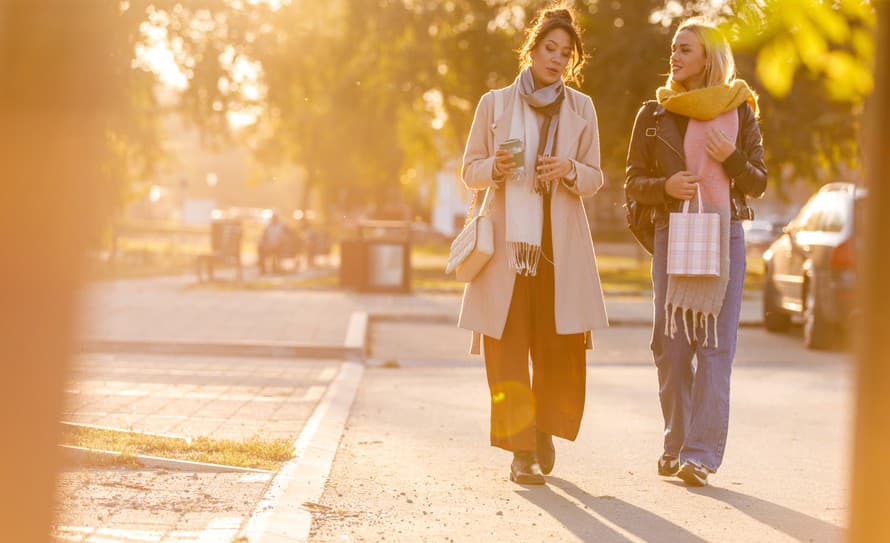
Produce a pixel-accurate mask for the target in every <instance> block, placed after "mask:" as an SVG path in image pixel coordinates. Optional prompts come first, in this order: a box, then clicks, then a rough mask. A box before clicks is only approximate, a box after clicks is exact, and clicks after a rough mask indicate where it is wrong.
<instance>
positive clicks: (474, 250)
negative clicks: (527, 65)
mask: <svg viewBox="0 0 890 543" xmlns="http://www.w3.org/2000/svg"><path fill="white" fill-rule="evenodd" d="M493 93H494V111H495V114H494V118H495V119H497V118H499V117H500V116H501V113H502V112H503V109H504V107H503V97H502V96H501V91H497V90H495V91H493ZM489 196H490V194H489V191H488V190H487V191H486V192H485V198H483V201H482V205H481V206H478V208H479V214H478V215H476V216H473V215H474V213H475V211H476V208H477V206H476V203H477V201H478V197H479V191H478V190H477V191H474V193H473V203H472V204H470V210H469V212H468V213H467V222H466V224H465V225H464V228H463V230H461V231H460V233H459V234H458V235H457V237H456V238H454V241H453V242H452V243H451V251H450V253H449V255H448V265H447V266H446V267H445V273H446V274H450V273H451V272H454V276H455V278H456V279H457V280H458V281H463V282H465V283H468V282H470V281H472V280H473V278H475V277H476V276H477V275H478V274H479V272H480V271H482V268H484V267H485V265H486V264H488V261H489V260H490V259H491V257H492V255H494V226H493V225H492V223H491V218H490V217H489V216H488V213H489V211H490V210H489V208H490V207H491V203H490V202H489Z"/></svg>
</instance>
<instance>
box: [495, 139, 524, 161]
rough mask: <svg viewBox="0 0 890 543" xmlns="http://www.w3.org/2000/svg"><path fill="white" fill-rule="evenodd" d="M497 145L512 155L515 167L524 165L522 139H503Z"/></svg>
mask: <svg viewBox="0 0 890 543" xmlns="http://www.w3.org/2000/svg"><path fill="white" fill-rule="evenodd" d="M499 147H500V148H501V149H503V150H504V151H507V152H508V153H510V154H512V155H513V165H514V166H515V167H516V168H522V167H523V166H524V165H525V153H524V152H523V144H522V140H520V139H516V138H513V139H509V140H505V141H504V142H503V143H501V144H500V146H499Z"/></svg>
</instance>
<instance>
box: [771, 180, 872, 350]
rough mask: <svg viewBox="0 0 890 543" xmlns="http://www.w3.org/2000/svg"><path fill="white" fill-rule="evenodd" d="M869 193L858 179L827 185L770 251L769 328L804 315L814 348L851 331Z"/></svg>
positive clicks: (783, 327)
mask: <svg viewBox="0 0 890 543" xmlns="http://www.w3.org/2000/svg"><path fill="white" fill-rule="evenodd" d="M865 197H866V191H865V189H863V188H861V187H857V186H855V185H853V184H852V183H830V184H828V185H825V186H823V187H822V188H821V189H820V190H819V191H818V192H817V193H816V194H815V195H813V197H812V198H810V200H809V201H808V202H807V203H806V205H804V206H803V208H801V210H800V213H798V215H797V217H795V218H794V219H793V220H792V221H791V222H790V223H788V225H786V226H785V228H784V229H783V233H782V235H781V237H779V238H778V239H777V240H776V241H775V242H773V244H772V245H770V247H769V249H767V250H766V252H764V254H763V260H764V278H765V280H764V285H763V322H764V326H765V327H766V329H767V330H769V331H771V332H783V331H785V330H787V329H788V328H789V327H790V325H791V322H792V319H793V318H794V319H797V318H800V319H802V320H803V336H804V344H805V346H806V347H807V348H810V349H826V348H829V347H831V346H833V345H834V344H835V341H836V340H837V339H838V338H839V336H840V335H841V334H842V333H844V332H846V331H847V329H848V328H849V323H850V322H851V321H852V320H854V318H855V316H856V314H857V308H856V306H855V282H856V271H855V268H856V266H855V261H856V258H855V253H856V250H855V249H856V247H855V245H856V239H857V238H856V237H854V232H855V230H856V229H855V228H854V218H855V217H856V216H857V215H860V214H861V209H862V208H863V205H862V204H863V201H864V200H863V199H864V198H865ZM856 220H859V219H856Z"/></svg>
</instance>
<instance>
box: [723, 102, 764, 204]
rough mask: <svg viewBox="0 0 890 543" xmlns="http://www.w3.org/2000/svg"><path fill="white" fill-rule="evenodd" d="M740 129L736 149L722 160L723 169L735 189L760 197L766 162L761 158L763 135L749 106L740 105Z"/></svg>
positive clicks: (762, 191)
mask: <svg viewBox="0 0 890 543" xmlns="http://www.w3.org/2000/svg"><path fill="white" fill-rule="evenodd" d="M741 107H742V110H741V115H740V116H739V119H740V124H741V130H739V141H738V144H737V145H736V150H735V151H733V153H732V154H731V155H729V158H727V159H726V160H725V161H723V171H725V172H726V175H728V176H729V178H730V179H732V183H733V185H734V186H735V188H736V189H737V190H739V191H740V192H742V193H743V194H745V195H747V196H752V197H754V198H760V197H761V196H763V193H764V192H766V163H765V162H764V160H763V137H762V136H761V135H760V125H759V123H758V122H757V118H756V117H755V116H754V111H753V110H752V109H751V106H750V105H748V104H744V105H742V106H741Z"/></svg>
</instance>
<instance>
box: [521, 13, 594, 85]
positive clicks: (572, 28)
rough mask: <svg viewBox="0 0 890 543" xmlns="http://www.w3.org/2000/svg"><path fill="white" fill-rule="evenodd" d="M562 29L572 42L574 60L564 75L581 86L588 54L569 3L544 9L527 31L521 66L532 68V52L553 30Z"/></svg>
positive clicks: (523, 44)
mask: <svg viewBox="0 0 890 543" xmlns="http://www.w3.org/2000/svg"><path fill="white" fill-rule="evenodd" d="M557 28H561V29H563V30H565V31H566V33H568V35H569V37H570V38H571V40H572V58H571V59H570V60H569V63H568V65H567V66H566V73H565V74H564V76H565V78H566V80H568V81H572V82H574V83H575V84H576V85H580V84H581V81H582V79H583V76H582V75H581V69H582V68H583V67H584V63H585V62H587V58H588V57H587V54H586V53H585V52H584V41H583V40H582V39H581V28H580V27H579V26H578V25H577V24H576V23H575V13H574V10H573V9H572V8H571V6H570V5H569V4H567V3H564V2H563V3H560V4H556V5H554V6H551V7H549V8H544V9H542V10H540V11H539V12H538V14H537V15H536V16H535V19H534V21H533V22H532V24H531V26H529V27H528V28H526V30H525V41H524V42H523V43H522V47H520V48H519V49H518V50H517V52H518V53H519V65H520V67H521V68H523V69H525V68H528V67H529V66H531V64H532V59H531V52H532V51H533V50H534V49H535V47H537V46H538V44H539V43H541V40H542V39H544V36H546V35H547V34H548V33H549V32H550V31H551V30H555V29H557Z"/></svg>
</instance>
